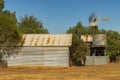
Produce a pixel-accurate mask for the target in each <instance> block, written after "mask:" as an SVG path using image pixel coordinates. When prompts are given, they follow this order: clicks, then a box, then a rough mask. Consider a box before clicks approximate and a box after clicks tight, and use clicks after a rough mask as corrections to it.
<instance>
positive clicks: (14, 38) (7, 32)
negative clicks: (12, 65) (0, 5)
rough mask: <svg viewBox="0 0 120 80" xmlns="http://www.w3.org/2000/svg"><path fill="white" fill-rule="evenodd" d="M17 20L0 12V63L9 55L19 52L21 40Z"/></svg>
mask: <svg viewBox="0 0 120 80" xmlns="http://www.w3.org/2000/svg"><path fill="white" fill-rule="evenodd" d="M21 38H22V37H21V33H20V31H19V30H18V27H17V24H16V20H15V19H14V18H11V17H10V16H8V15H6V14H3V13H0V63H1V64H2V62H3V61H4V59H6V58H7V57H9V56H11V55H14V54H17V53H18V47H17V46H19V45H18V44H19V43H20V41H21Z"/></svg>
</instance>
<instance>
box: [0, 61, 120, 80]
mask: <svg viewBox="0 0 120 80" xmlns="http://www.w3.org/2000/svg"><path fill="white" fill-rule="evenodd" d="M0 80H120V63H109V64H107V65H99V66H83V67H71V68H58V67H8V68H4V69H2V68H0Z"/></svg>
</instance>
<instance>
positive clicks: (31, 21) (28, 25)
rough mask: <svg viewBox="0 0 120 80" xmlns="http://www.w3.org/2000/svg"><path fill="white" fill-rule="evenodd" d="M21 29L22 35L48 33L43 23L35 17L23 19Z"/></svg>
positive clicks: (20, 23)
mask: <svg viewBox="0 0 120 80" xmlns="http://www.w3.org/2000/svg"><path fill="white" fill-rule="evenodd" d="M19 29H20V31H21V32H22V33H48V30H47V29H45V28H44V27H43V24H42V22H41V21H39V20H37V18H36V17H34V16H27V15H25V16H24V17H21V19H20V22H19Z"/></svg>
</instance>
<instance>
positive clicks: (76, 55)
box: [67, 22, 88, 65]
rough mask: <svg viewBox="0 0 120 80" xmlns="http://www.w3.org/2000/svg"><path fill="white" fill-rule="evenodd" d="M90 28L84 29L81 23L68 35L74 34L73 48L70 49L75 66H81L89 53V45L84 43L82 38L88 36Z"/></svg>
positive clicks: (70, 29)
mask: <svg viewBox="0 0 120 80" xmlns="http://www.w3.org/2000/svg"><path fill="white" fill-rule="evenodd" d="M87 29H88V28H86V27H85V28H84V27H83V26H82V24H81V23H80V22H79V23H78V24H77V25H76V26H74V27H73V28H69V30H67V33H72V34H73V39H72V40H73V41H72V46H71V47H70V59H71V60H72V62H73V63H74V64H75V65H81V64H82V62H83V60H84V59H85V55H86V53H87V45H86V44H85V43H83V42H82V40H81V39H80V36H81V35H82V34H86V32H87Z"/></svg>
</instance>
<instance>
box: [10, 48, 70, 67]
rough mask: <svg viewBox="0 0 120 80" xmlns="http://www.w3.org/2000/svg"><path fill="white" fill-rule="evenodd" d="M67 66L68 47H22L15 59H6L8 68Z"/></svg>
mask: <svg viewBox="0 0 120 80" xmlns="http://www.w3.org/2000/svg"><path fill="white" fill-rule="evenodd" d="M17 65H40V66H61V67H62V66H63V67H68V66H69V48H68V47H23V48H22V51H21V53H19V55H16V57H10V58H8V66H17Z"/></svg>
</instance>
